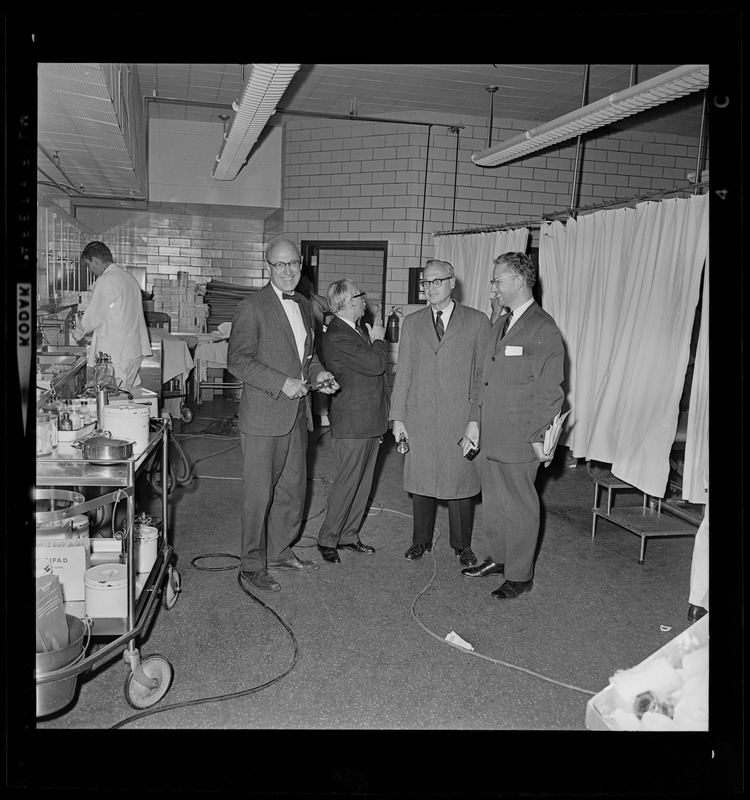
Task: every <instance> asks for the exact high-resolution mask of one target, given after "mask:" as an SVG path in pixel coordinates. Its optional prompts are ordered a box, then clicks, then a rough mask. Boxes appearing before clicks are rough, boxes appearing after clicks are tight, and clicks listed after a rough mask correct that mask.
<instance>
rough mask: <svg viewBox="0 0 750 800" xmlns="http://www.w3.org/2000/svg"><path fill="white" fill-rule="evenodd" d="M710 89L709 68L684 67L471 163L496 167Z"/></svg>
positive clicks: (486, 152)
mask: <svg viewBox="0 0 750 800" xmlns="http://www.w3.org/2000/svg"><path fill="white" fill-rule="evenodd" d="M707 86H708V64H685V65H683V66H681V67H677V68H676V69H673V70H670V71H669V72H665V73H663V74H662V75H657V76H656V77H655V78H652V79H651V80H648V81H644V82H643V83H639V84H636V85H635V86H631V87H630V88H628V89H624V90H623V91H621V92H616V93H615V94H611V95H608V96H607V97H603V98H602V99H601V100H597V101H596V102H595V103H589V104H588V105H586V106H583V107H582V108H578V109H576V110H575V111H571V112H570V113H569V114H564V115H563V116H562V117H558V118H557V119H556V120H553V121H552V122H547V123H545V124H544V125H540V126H539V127H538V128H531V130H528V131H526V133H522V134H520V135H519V136H514V137H513V138H512V139H507V140H506V141H504V142H503V143H502V144H498V145H495V146H494V147H490V148H488V149H486V150H482V151H481V152H477V153H472V155H471V160H472V161H473V162H474V163H475V164H477V165H479V166H480V167H496V166H497V165H498V164H505V163H507V162H508V161H513V160H514V159H516V158H521V157H522V156H527V155H529V154H530V153H534V152H536V151H537V150H543V149H544V148H545V147H551V146H552V145H555V144H558V143H559V142H564V141H566V140H567V139H572V138H574V137H576V136H580V135H581V134H584V133H588V132H589V131H592V130H595V129H596V128H600V127H602V126H603V125H609V124H611V123H613V122H617V121H618V120H621V119H624V118H625V117H629V116H631V115H632V114H638V113H639V112H640V111H645V110H646V109H649V108H653V107H654V106H658V105H661V104H662V103H667V102H669V101H670V100H676V99H677V98H678V97H683V96H684V95H686V94H690V93H691V92H696V91H698V90H700V89H705V88H706V87H707Z"/></svg>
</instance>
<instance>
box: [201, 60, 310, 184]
mask: <svg viewBox="0 0 750 800" xmlns="http://www.w3.org/2000/svg"><path fill="white" fill-rule="evenodd" d="M300 66H301V65H300V64H253V65H252V67H253V69H252V72H251V73H250V77H249V78H248V81H247V83H246V84H245V88H244V90H243V92H242V99H241V100H240V102H239V105H238V104H237V103H233V104H232V108H233V109H234V111H235V114H234V118H233V119H232V122H231V123H230V125H229V130H228V131H227V132H226V133H225V134H224V142H223V144H222V146H221V150H220V151H219V155H218V156H217V157H216V164H215V166H214V168H213V170H212V172H211V174H212V175H213V177H214V178H216V179H217V180H220V181H231V180H234V179H235V178H236V177H237V173H238V172H239V171H240V169H241V168H242V166H243V165H244V164H245V161H247V157H248V155H249V154H250V150H252V148H253V145H254V144H255V143H256V142H257V141H258V137H259V136H260V134H261V132H262V131H263V128H265V126H266V123H267V122H268V120H269V118H270V117H271V116H272V115H273V114H274V113H275V112H276V104H277V103H278V102H279V100H280V99H281V96H282V95H283V94H284V92H285V91H286V88H287V86H289V83H290V82H291V80H292V78H293V77H294V74H295V73H296V72H297V70H298V69H299V68H300Z"/></svg>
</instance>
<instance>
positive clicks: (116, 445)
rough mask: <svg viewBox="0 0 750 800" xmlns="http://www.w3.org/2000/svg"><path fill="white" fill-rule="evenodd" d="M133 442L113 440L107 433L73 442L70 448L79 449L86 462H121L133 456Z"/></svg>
mask: <svg viewBox="0 0 750 800" xmlns="http://www.w3.org/2000/svg"><path fill="white" fill-rule="evenodd" d="M133 444H134V442H133V441H132V440H130V439H113V438H112V437H111V436H110V435H109V432H108V431H105V432H104V433H103V434H97V435H96V436H88V437H86V438H85V439H80V440H79V441H77V442H73V444H72V445H71V447H77V448H80V449H81V452H82V453H83V457H84V458H85V459H86V460H87V461H94V462H107V461H123V460H124V459H126V458H130V457H131V456H132V455H133Z"/></svg>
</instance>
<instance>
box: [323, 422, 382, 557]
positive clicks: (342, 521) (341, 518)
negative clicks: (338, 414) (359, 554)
mask: <svg viewBox="0 0 750 800" xmlns="http://www.w3.org/2000/svg"><path fill="white" fill-rule="evenodd" d="M331 441H332V442H333V452H334V453H335V454H336V458H337V459H338V462H339V469H338V472H337V473H336V477H335V479H334V481H333V486H332V487H331V491H330V494H329V495H328V510H327V512H326V518H325V520H324V522H323V524H322V526H321V528H320V531H319V532H318V545H319V546H320V547H336V546H337V545H339V544H354V543H355V542H356V541H357V540H358V539H359V529H360V526H361V524H362V520H363V518H364V516H365V512H366V511H367V501H368V499H369V497H370V489H371V488H372V478H373V475H374V473H375V462H376V461H377V460H378V451H379V448H380V436H374V437H372V438H368V439H336V438H332V440H331Z"/></svg>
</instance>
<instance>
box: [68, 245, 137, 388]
mask: <svg viewBox="0 0 750 800" xmlns="http://www.w3.org/2000/svg"><path fill="white" fill-rule="evenodd" d="M81 264H82V265H85V266H87V267H88V268H89V269H90V270H91V272H93V273H94V275H96V282H95V283H94V290H93V292H92V294H91V301H90V303H89V306H88V308H87V309H86V311H85V313H84V315H83V317H81V320H80V322H79V323H78V326H77V327H76V328H74V329H73V336H74V337H75V339H76V340H77V341H80V340H81V339H82V338H83V337H84V336H85V335H86V334H87V333H91V334H92V337H91V344H90V345H89V346H88V365H89V367H93V366H94V365H95V364H96V358H97V356H98V354H99V353H100V352H101V353H107V354H108V355H109V357H110V359H111V360H112V365H113V367H114V370H115V380H116V381H117V385H118V386H120V387H121V388H123V389H124V388H127V387H133V386H138V385H139V384H140V382H141V380H140V378H139V377H138V372H139V371H140V368H141V362H142V361H143V359H144V358H146V357H148V356H150V355H151V342H150V340H149V336H148V328H147V327H146V320H145V318H144V316H143V299H142V297H143V296H142V294H141V287H140V286H139V285H138V281H137V280H136V279H135V278H134V277H133V276H132V275H131V274H130V273H128V272H126V271H125V270H124V269H122V267H118V266H117V264H115V263H114V259H113V258H112V251H111V250H110V249H109V248H108V247H107V245H106V244H104V243H103V242H89V243H88V244H87V245H86V247H85V248H84V249H83V252H82V253H81Z"/></svg>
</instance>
